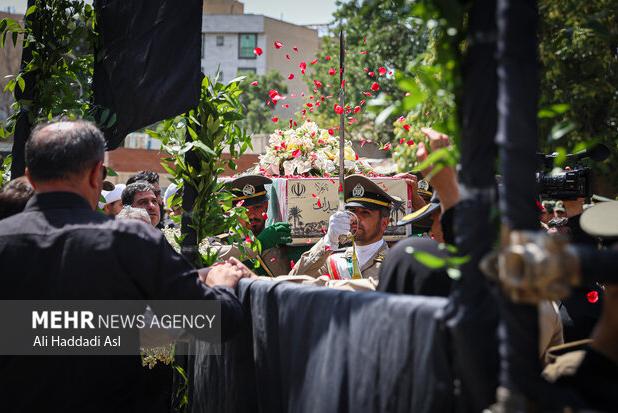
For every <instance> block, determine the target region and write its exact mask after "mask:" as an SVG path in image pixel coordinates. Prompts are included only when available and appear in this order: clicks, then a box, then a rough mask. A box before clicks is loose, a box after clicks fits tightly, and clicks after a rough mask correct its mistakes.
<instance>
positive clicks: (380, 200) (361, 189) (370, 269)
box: [290, 175, 401, 283]
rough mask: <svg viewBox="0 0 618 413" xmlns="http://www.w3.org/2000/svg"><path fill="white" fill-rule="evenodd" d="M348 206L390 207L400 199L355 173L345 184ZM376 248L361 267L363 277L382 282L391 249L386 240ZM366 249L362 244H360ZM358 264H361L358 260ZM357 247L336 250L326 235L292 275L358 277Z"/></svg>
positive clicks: (308, 252)
mask: <svg viewBox="0 0 618 413" xmlns="http://www.w3.org/2000/svg"><path fill="white" fill-rule="evenodd" d="M344 192H345V194H344V197H345V208H346V209H348V208H352V207H360V208H367V209H372V210H378V209H381V208H386V209H390V208H391V207H392V204H393V202H401V200H400V199H398V198H396V197H393V196H391V195H389V194H387V193H386V192H385V191H384V190H382V188H380V187H379V186H378V185H377V184H375V183H374V182H372V181H371V180H369V179H367V178H365V177H364V176H362V175H351V176H349V177H347V178H346V179H345V183H344ZM381 242H382V244H381V245H380V246H379V247H377V249H376V251H375V252H374V253H373V254H372V255H371V256H370V257H369V258H368V259H367V260H366V261H365V262H364V263H363V264H362V265H360V266H358V269H359V270H360V276H361V277H362V278H368V279H371V280H372V281H373V282H375V283H377V282H378V281H379V274H380V266H381V265H382V263H383V262H384V258H385V256H386V254H387V252H388V245H387V243H386V241H384V239H382V240H381ZM357 248H362V247H357ZM356 264H357V265H358V263H356ZM354 265H355V262H354V248H353V247H347V248H344V249H337V250H333V249H332V248H330V245H329V243H328V241H327V240H326V237H325V238H322V239H321V240H320V241H318V243H317V244H315V245H314V246H313V247H312V248H311V249H310V250H309V251H307V252H305V253H304V254H303V255H302V256H301V258H300V260H299V261H298V263H297V264H296V265H295V266H294V268H293V269H292V271H291V272H290V275H310V276H312V277H319V276H321V275H328V277H329V278H331V279H333V280H345V279H350V278H354V277H353V275H354V273H355V268H354Z"/></svg>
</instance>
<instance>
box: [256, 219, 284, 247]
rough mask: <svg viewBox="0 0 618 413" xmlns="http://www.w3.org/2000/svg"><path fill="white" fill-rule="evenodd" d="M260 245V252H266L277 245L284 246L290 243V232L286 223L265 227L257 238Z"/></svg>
mask: <svg viewBox="0 0 618 413" xmlns="http://www.w3.org/2000/svg"><path fill="white" fill-rule="evenodd" d="M257 239H258V240H260V244H262V251H266V250H268V249H271V248H273V247H276V246H277V245H284V244H288V243H290V242H292V230H291V229H290V224H288V223H287V222H275V223H274V224H272V225H271V226H269V227H266V228H264V229H263V230H262V232H260V235H258V236H257Z"/></svg>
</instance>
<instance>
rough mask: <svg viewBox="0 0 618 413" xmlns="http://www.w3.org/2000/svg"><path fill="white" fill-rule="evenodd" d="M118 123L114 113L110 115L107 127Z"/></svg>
mask: <svg viewBox="0 0 618 413" xmlns="http://www.w3.org/2000/svg"><path fill="white" fill-rule="evenodd" d="M115 124H116V114H115V113H112V116H110V118H109V121H108V122H107V125H106V127H107V128H108V129H109V128H111V127H112V126H114V125H115Z"/></svg>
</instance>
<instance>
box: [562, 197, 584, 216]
mask: <svg viewBox="0 0 618 413" xmlns="http://www.w3.org/2000/svg"><path fill="white" fill-rule="evenodd" d="M584 201H585V198H577V199H572V200H564V201H562V205H564V209H566V216H567V218H572V217H574V216H577V215H581V214H582V213H583V212H584Z"/></svg>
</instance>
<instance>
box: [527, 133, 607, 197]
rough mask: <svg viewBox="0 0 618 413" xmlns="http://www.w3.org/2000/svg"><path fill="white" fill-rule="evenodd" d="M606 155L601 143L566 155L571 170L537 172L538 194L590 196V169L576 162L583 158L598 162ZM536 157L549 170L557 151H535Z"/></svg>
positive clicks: (548, 195)
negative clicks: (546, 152)
mask: <svg viewBox="0 0 618 413" xmlns="http://www.w3.org/2000/svg"><path fill="white" fill-rule="evenodd" d="M608 156H609V148H608V147H607V146H605V145H603V144H597V145H595V146H593V147H592V148H590V149H584V150H583V151H580V152H577V153H573V154H569V155H567V156H566V158H567V163H570V164H571V165H572V166H571V170H569V171H562V172H559V173H557V174H552V173H551V172H545V171H541V172H537V174H536V182H537V185H538V187H539V195H540V196H541V198H542V199H577V198H587V197H590V196H591V195H592V170H591V169H590V168H589V167H586V166H582V165H580V164H578V162H579V161H581V160H582V159H585V158H590V159H592V160H593V161H597V162H600V161H604V160H605V159H607V157H608ZM537 157H538V160H539V164H540V165H541V167H542V168H543V169H544V170H551V168H553V166H554V159H555V158H556V157H558V153H557V152H554V153H551V154H544V153H537Z"/></svg>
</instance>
